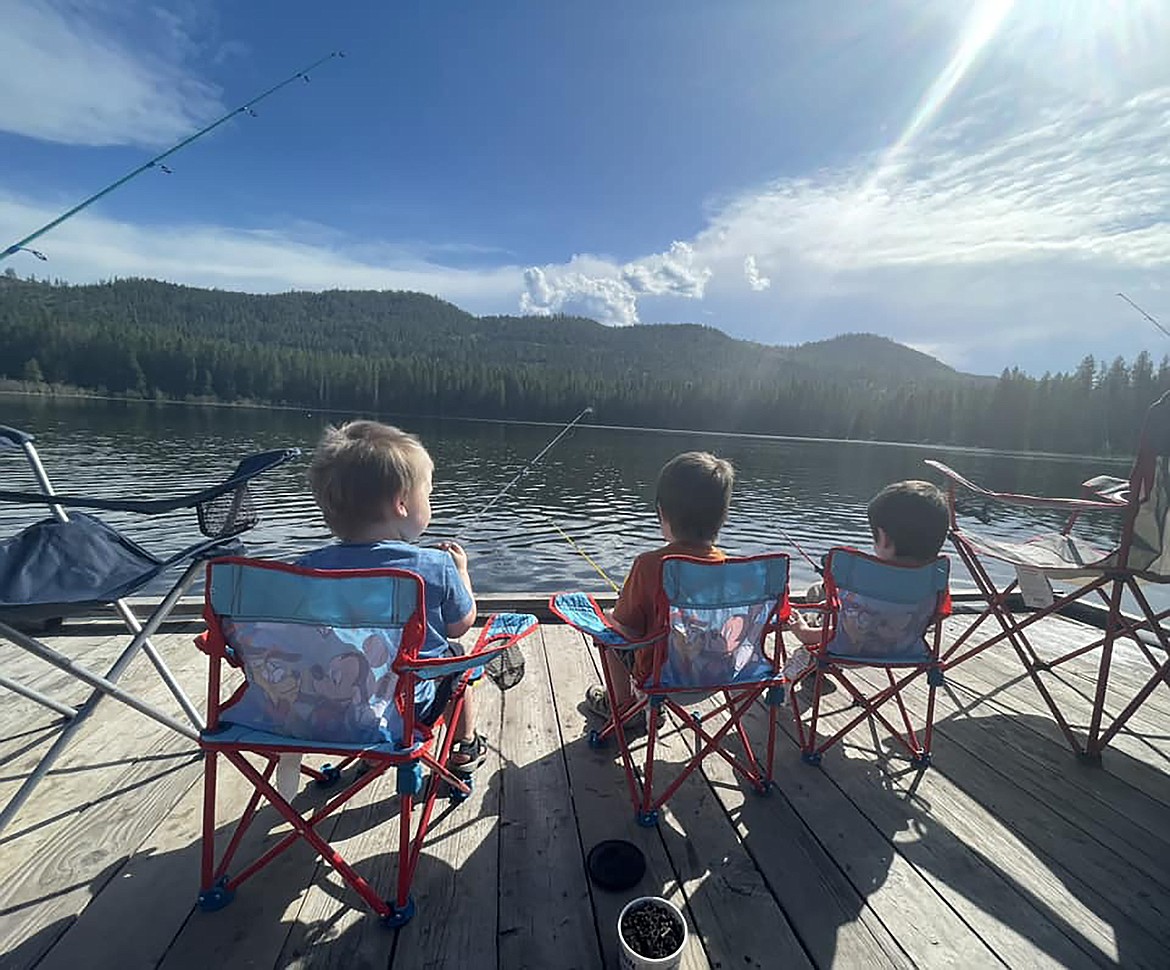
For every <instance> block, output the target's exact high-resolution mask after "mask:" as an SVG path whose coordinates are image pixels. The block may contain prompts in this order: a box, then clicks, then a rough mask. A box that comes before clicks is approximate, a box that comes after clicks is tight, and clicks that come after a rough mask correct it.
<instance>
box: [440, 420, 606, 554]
mask: <svg viewBox="0 0 1170 970" xmlns="http://www.w3.org/2000/svg"><path fill="white" fill-rule="evenodd" d="M592 413H593V406H592V405H590V406H589V407H586V408H585V409H584V410H583V411H582V412H581V413H580V414H578V415H577V416H576V417H575V418H573V420H572V421H570V422H569V423H568V424H566V425H565V426H564V427H563V428H561V430H560V431H558V432H557V434H556V436H555V437H554V438H553V439H552V441H550V442H549V443H548V444H547V445H545V446H544V447H543V448H541V449H540V452H539V453H538V454H537V455H536V457H535V458H533V459H531V460H530V461H529V462H528V464H526V465H525V466H524V467H523V468H521V469H520V471H518V472H517V473H516V475H515V477H514V478H513V479H512V480H511V481H510V482H508V484H507V485H505V486H504V487H503V488H501V489H500V490H499V491H498V492H496V494H495V495H493V496H492V497H491V498H490V499H489V500H488V503H487V505H485V506H484V507H483V508H482V509H480V510H479V511H478V512H477V513H476V514H475V517H474V518H473V519H472V520H471V521H470V522H469V523H468V524H467V525H465V526H464V527H463V528H462V529H460V530H459V536H460V537H464V536H466V535H467V533H468V532H470V531H471V529H472V527H473V526H474V525H475V524H476V523H477V522H478V521H479V520H480V519H482V518H483V517H484V516H485V515H486V514H487V511H488V509H490V508H491V507H492V506H493V505H495V504H496V503H497V502H498V501H499V500H500V499H502V498H503V497H504V496H505V495H507V494H508V492H510V491H511V490H512V486H513V485H515V484H516V483H517V482H518V481H520V479H522V478H523V477H524V476H525V475H527V474H528V473H529V472H530V471H532V469H533V468H535V467H536V465H537V464H539V462H540V460H541V459H542V458H543V457H544V456H545V455H547V454H548V453H549V451H551V450H552V448H553V446H554V445H556V443H557V442H558V441H560V440H561V439H562V438H563V437H564V436H565V435H567V434H568V433H569V432H570V431H572V430H573V428H574V426H575V425H576V424H577V422H578V421H580V420H581V419H582V418H583V417H585V415H587V414H592Z"/></svg>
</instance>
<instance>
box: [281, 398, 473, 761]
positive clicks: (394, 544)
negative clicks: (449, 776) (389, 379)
mask: <svg viewBox="0 0 1170 970" xmlns="http://www.w3.org/2000/svg"><path fill="white" fill-rule="evenodd" d="M433 471H434V463H433V462H432V461H431V456H430V455H429V454H427V450H426V448H424V447H423V444H422V442H421V441H420V440H419V439H418V438H417V437H416V436H415V435H413V434H409V433H407V432H405V431H402V430H400V429H399V428H395V427H393V426H391V425H387V424H381V423H379V422H377V421H351V422H349V423H348V424H343V425H342V426H341V427H338V428H334V427H330V428H329V429H327V430H326V432H325V435H324V437H322V439H321V443H320V444H319V445H318V446H317V449H316V451H315V452H314V453H313V461H312V463H311V465H310V467H309V484H310V486H311V487H312V489H313V498H314V499H316V501H317V505H318V506H319V507H320V509H321V511H322V513H323V514H324V516H325V522H326V523H327V524H328V526H329V531H331V532H332V533H333V535H334V536H336V537H337V540H338V541H337V542H336V543H334V544H333V545H329V546H324V547H322V548H320V549H317V550H315V551H314V552H310V553H309V554H308V555H306V556H303V557H302V558H301V559H300V560H299V561H298V565H301V566H308V567H310V568H313V569H377V568H384V567H393V568H396V569H408V570H410V571H411V572H413V573H417V574H418V575H419V576H420V577H421V578H422V580H423V582H424V584H425V586H426V593H425V596H426V615H427V635H426V641H425V643H424V644H423V646H422V648H421V649H420V650H419V655H420V656H422V657H439V656H443V655H446V654H451V653H458V652H459V648H458V645H452V644H451V643H449V639H456V638H458V637H461V636H463V634H464V633H466V632H467V631H468V630H470V629H471V627H472V625H473V624H474V623H475V599H474V596H473V594H472V589H471V577H470V576H469V575H468V572H467V553H466V552H464V550H463V549H462V547H461V546H459V544H458V543H455V542H441V543H439V545H438V548H436V549H425V548H421V547H419V546H417V545H414V543H415V541H416V540H417V539H418V537H419V536H420V535H422V533H423V532H424V531H425V530H426V527H427V526H428V525H429V524H430V521H431V478H432V474H433ZM454 683H455V676H448V677H444V678H440V679H439V680H437V681H435V680H420V681H418V683H417V685H416V687H415V693H414V704H415V717H416V718H417V719H418V720H420V721H422V722H423V723H425V724H433V723H434V722H435V720H436V719H437V718H438V717H439V715H440V714H443V713H444V711H445V710H446V709H447V707H448V702H449V701H450V699H451V692H452V688H453V687H454ZM451 730H452V731H453V732H454V738H455V741H454V743H453V745H452V747H451V756H450V760H449V762H448V767H449V768H450V769H451V770H452V771H454V772H457V773H459V774H463V775H470V774H471V772H472V771H473V770H474V769H475V768H476V767H478V766H479V764H480V763H481V762H482V761H483V759H484V755H485V754H486V742H485V739H484V737H483V735H481V734H479V733H478V732H477V731H476V730H475V706H474V695H473V693H472V692H467V693H466V694H464V699H463V708H462V711H461V713H460V716H459V721H458V723H456V724H453V725H451Z"/></svg>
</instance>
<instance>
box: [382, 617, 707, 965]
mask: <svg viewBox="0 0 1170 970" xmlns="http://www.w3.org/2000/svg"><path fill="white" fill-rule="evenodd" d="M541 629H542V630H543V632H544V649H545V655H546V659H547V662H548V669H549V674H550V676H551V678H552V683H553V685H554V696H555V701H556V712H557V720H558V723H559V725H560V730H561V737H562V738H563V739H564V753H565V761H566V764H567V766H568V772H569V782H570V785H571V787H572V791H573V800H574V803H575V808H576V817H577V832H578V835H579V837H580V839H581V844H582V845H583V846H584V847H585V850H586V852H588V851H589V849H591V848H592V847H593V846H595V845H596V844H597V843H599V842H602V841H604V840H606V839H624V840H625V841H627V842H632V843H633V844H634V845H636V846H638V848H640V849H641V850H642V855H643V856H644V858H645V860H646V874H645V876H643V878H642V881H641V882H640V883H639V884H638V885H637V886H635V887H634V888H633V889H630V890H628V891H626V892H621V893H613V892H607V891H605V890H603V889H601V888H599V887H597V886H591V894H592V900H593V912H594V915H595V917H596V921H597V928H598V933H599V936H600V940H601V949H602V956H603V959H604V961H605V965H606V966H607V967H617V966H618V943H617V920H618V915H619V914H620V913H621V910H622V907H623V906H625V904H626V903H628V902H629V901H630V900H631V899H634V898H635V897H637V896H642V895H648V896H662V897H664V898H666V899H669V900H670V901H671V902H672V903H674V904H675V905H676V906H678V907H679V909H681V910H682V911H683V913H684V915H686V917H687V920H688V923H689V925H690V932H691V939H690V941H689V942H688V944H687V947H686V949H685V950H684V951H683V959H682V968H683V970H703V968H706V967H708V966H710V964H709V962H708V960H707V956H706V955H705V953H704V951H703V945H702V942H701V940H700V939H698V938H696V937H695V935H694V934H695V932H696V931H695V922H694V917H693V914H692V913H691V912H690V910H689V908H688V905H687V899H686V896H685V894H684V892H683V888H682V885H681V884H680V883H679V880H678V877H677V874H676V873H675V871H674V869H673V867H672V866H671V863H670V858H669V857H668V855H667V853H666V849H665V847H664V845H663V842H662V836H661V834H660V833H659V831H658V830H657V829H648V828H644V827H643V826H640V825H638V824H637V823H636V822H635V821H634V810H633V806H632V805H631V804H630V796H629V792H628V790H627V788H626V781H625V773H624V772H623V771H622V767H621V763H620V761H619V760H617V759H616V757H615V751H616V749H615V748H614V746H613V745H612V744H611V745H610V747H609V748H608V749H607V751H594V750H592V749H591V748H590V747H589V745H588V742H587V737H588V732H589V730H590V729H591V728H595V727H599V726H600V725H599V724H598V723H597V719H596V718H590V717H589V716H588V715H586V714H585V713H584V711H583V710H582V706H581V698H582V697H584V696H585V689H586V687H587V686H588V685H589V684H593V683H597V682H598V681H599V678H598V676H597V670H596V668H595V667H594V665H593V663H592V655H591V649H592V648H591V647H590V646H589V645H588V644H587V643H586V641H585V638H584V637H583V636H582V635H581V634H580V633H578V632H577V631H576V630H574V629H572V628H571V627H568V626H544V627H542V628H541ZM395 970H398V967H397V965H395Z"/></svg>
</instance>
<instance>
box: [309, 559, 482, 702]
mask: <svg viewBox="0 0 1170 970" xmlns="http://www.w3.org/2000/svg"><path fill="white" fill-rule="evenodd" d="M297 565H298V566H306V567H308V568H309V569H383V568H393V569H407V570H410V572H412V573H417V574H418V575H419V576H420V577H421V578H422V581H423V584H424V585H425V587H426V593H425V596H426V607H427V637H426V641H425V642H424V643H423V646H422V649H421V650H420V651H419V655H420V656H423V657H441V656H443V655H444V654H445V653H446V652H447V647H448V641H447V624H448V623H456V622H458V621H459V620H462V619H463V618H464V617H465V616H467V614H468V613H470V612H471V608H472V606H474V605H475V601H474V600H473V599H472V598H471V594H470V593H469V592H468V591H467V587H466V586H465V585H464V584H463V580H462V578H461V577H460V576H459V571H458V570H457V569H456V568H455V560H454V559H452V558H451V556H450V555H449V554H448V553H446V552H444V551H443V550H442V549H423V548H420V547H419V546H413V545H411V544H410V543H409V542H395V541H391V540H384V541H382V542H337V543H334V544H333V545H331V546H322V547H321V548H320V549H315V550H314V551H313V552H310V553H307V554H306V555H304V556H302V557H301V558H300V559H298V560H297ZM434 696H435V682H434V681H433V680H420V681H418V682H417V684H416V686H415V689H414V703H415V707H416V709H417V710H419V711H423V710H426V708H427V707H428V706H429V705H430V703H431V700H432V699H433V698H434Z"/></svg>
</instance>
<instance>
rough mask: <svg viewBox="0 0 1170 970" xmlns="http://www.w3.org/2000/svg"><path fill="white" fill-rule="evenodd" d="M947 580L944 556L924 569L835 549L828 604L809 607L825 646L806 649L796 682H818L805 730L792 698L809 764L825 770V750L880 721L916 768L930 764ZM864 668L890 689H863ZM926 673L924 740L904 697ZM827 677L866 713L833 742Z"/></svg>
mask: <svg viewBox="0 0 1170 970" xmlns="http://www.w3.org/2000/svg"><path fill="white" fill-rule="evenodd" d="M949 574H950V561H949V560H948V559H947V558H946V557H945V556H939V557H938V558H937V559H936V560H934V561H933V562H930V563H926V564H925V565H922V566H908V565H902V564H900V563H894V562H890V561H887V560H883V559H878V558H877V557H875V556H870V555H866V554H865V553H863V552H858V551H857V550H856V549H847V548H844V547H837V548H834V549H830V550H829V554H828V556H827V557H826V559H825V570H824V581H825V601H824V603H823V604H814V605H813V606H811V607H810V609H814V610H818V611H819V612H821V613H822V614H823V622H822V625H821V631H822V632H821V641H820V643H818V644H815V645H813V646H811V647H809V648H808V652H809V655H810V658H811V662H810V664H809V665H808V666H807V667H806V668H805V669H804V670H803V671H800V672H798V673H797V674H796V675H795V676H794V677H793V678H792V680H793V683H794V684H796V683H799V682H800V681H802V680H804V679H806V678H808V677H812V678H813V698H812V703H811V706H810V708H809V710H808V711H807V712H806V713H807V715H808V723H807V724H806V723H805V718H804V715H803V714H802V712H801V709H800V700H799V698H798V692H797V691H796V690H793V691H792V692H791V697H792V710H793V714H794V715H795V716H796V726H797V738H798V740H799V741H800V748H801V758H802V760H803V761H804V762H805V763H806V764H814V765H815V764H820V761H821V755H822V754H823V753H824V752H825V750H826V749H828V748H829V747H831V746H832V745H834V744H836V743H837V742H838V741H839V740H840V739H841V738H843V737H844V736H845V735H846V734H847V733H849V732H850V731H852V730H853V729H854V728H855V727H856V726H857V725H858V724H860V723H861V722H862V721H867V720H870V721H871V720H876V721H878V722H880V723H881V724H882V725H883V726H884V727H885V728H886V730H888V731H889V732H890V733H891V735H893V737H894V738H896V739H897V740H898V741H899V742H900V743H901V744H902V746H903V747H904V748H906V750H907V751H908V752H909V754H910V760H911V762H912V763H913V764H915V765H916V766H918V767H925V766H927V765H929V764H930V742H931V735H932V733H933V730H934V692H935V690H936V689H937V688H938V687H940V686H941V685H942V682H943V679H942V665H941V663H940V661H939V644H940V642H941V640H940V638H941V635H942V623H941V620H942V618H943V617H944V616H946V615H947V614H948V613H949V612H950V596H949V594H948V592H947V579H948V576H949ZM861 668H875V669H880V670H883V671H884V672H885V680H886V684H885V685H884V686H882V687H880V688H878V689H877V690H873V689H872V688H869V687H867V685H865V684H864V683H859V681H858V679H857V678H856V677H855V676H854V674H855V673H856V672H857V671H859V670H860V669H861ZM895 672H896V676H895ZM922 674H925V675H926V680H927V685H928V686H927V701H926V718H925V721H924V723H923V725H922V729H921V738H920V737H919V733H918V732H917V731H916V730H915V728H914V725H913V722H912V720H911V718H910V713H909V711H907V709H906V704H905V701H904V700H903V699H902V692H903V691H904V690H905V689H906V688H907V687H908V686H909V685H910V684H911V683H913V682H914V681H915V680H917V679H918V677H920V676H921V675H922ZM827 678H832V679H833V680H835V681H836V682H838V683H839V684H840V685H841V686H842V687H843V688H845V691H846V692H847V693H848V695H849V697H850V698H851V699H852V701H853V703H854V705H855V706H856V707H858V708H860V710H854V709H853V708H850V709H849V714H848V718H847V721H846V723H845V724H844V725H843V726H840V727H838V729H837V731H836V732H835V733H834V734H832V735H831V736H830V737H828V738H824V739H819V738H818V737H817V722H818V720H819V718H820V717H821V714H822V711H821V703H822V697H823V695H824V694H825V693H827V691H826V690H825V688H826V684H827ZM863 687H864V688H866V689H863ZM891 701H893V703H894V705H895V706H896V707H897V709H898V716H899V718H900V722H901V727H897V726H895V724H894V723H893V722H892V721H891V720H890V718H888V717H887V716H886V713H885V711H884V710H883V708H885V707H886V705H887V704H889V703H890V702H891Z"/></svg>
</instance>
